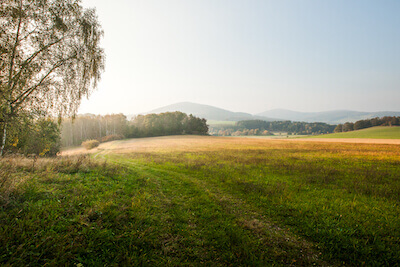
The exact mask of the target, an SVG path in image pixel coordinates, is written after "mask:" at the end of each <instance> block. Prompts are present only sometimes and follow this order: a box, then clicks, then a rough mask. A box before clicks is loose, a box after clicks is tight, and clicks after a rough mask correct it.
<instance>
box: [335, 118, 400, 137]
mask: <svg viewBox="0 0 400 267" xmlns="http://www.w3.org/2000/svg"><path fill="white" fill-rule="evenodd" d="M375 126H400V117H394V116H386V117H382V118H378V117H376V118H372V119H366V120H359V121H356V122H354V123H353V122H346V123H344V124H338V125H337V126H336V128H335V130H334V132H335V133H341V132H350V131H355V130H361V129H366V128H370V127H375Z"/></svg>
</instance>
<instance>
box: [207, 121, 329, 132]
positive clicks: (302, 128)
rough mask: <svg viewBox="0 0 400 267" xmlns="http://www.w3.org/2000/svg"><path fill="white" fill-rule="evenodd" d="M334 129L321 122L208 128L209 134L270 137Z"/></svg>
mask: <svg viewBox="0 0 400 267" xmlns="http://www.w3.org/2000/svg"><path fill="white" fill-rule="evenodd" d="M335 127H336V125H330V124H327V123H322V122H313V123H310V122H295V121H294V122H292V121H263V120H244V121H238V122H236V124H235V125H219V126H213V127H211V128H210V134H213V135H270V134H271V132H287V133H289V134H299V135H311V134H326V133H332V132H333V130H334V129H335ZM221 133H222V134H221Z"/></svg>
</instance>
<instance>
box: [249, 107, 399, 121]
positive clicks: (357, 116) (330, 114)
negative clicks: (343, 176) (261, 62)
mask: <svg viewBox="0 0 400 267" xmlns="http://www.w3.org/2000/svg"><path fill="white" fill-rule="evenodd" d="M257 116H265V117H273V118H278V119H281V120H291V121H306V122H325V123H330V124H339V123H345V122H356V121H358V120H365V119H371V118H376V117H384V116H400V112H398V111H381V112H360V111H352V110H332V111H324V112H298V111H292V110H286V109H273V110H268V111H264V112H261V113H258V114H257Z"/></svg>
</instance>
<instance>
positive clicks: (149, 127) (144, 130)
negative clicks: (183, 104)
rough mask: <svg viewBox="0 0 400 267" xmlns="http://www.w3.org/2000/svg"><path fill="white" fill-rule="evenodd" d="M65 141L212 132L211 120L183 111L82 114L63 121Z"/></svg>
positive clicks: (70, 143) (67, 143)
mask: <svg viewBox="0 0 400 267" xmlns="http://www.w3.org/2000/svg"><path fill="white" fill-rule="evenodd" d="M61 129H62V131H61V132H62V134H61V144H62V146H64V147H68V146H78V145H81V144H82V142H84V141H86V140H98V141H99V142H107V141H112V140H117V139H123V138H137V137H152V136H165V135H182V134H199V135H204V134H207V133H208V126H207V121H206V120H205V119H201V118H198V117H195V116H193V115H187V114H185V113H182V112H178V111H177V112H165V113H160V114H147V115H138V116H136V117H134V118H132V119H131V120H127V117H126V116H125V115H123V114H112V115H105V116H101V115H92V114H87V115H80V116H78V117H77V118H75V120H71V119H69V120H64V122H63V123H62V127H61Z"/></svg>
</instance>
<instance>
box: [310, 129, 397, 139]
mask: <svg viewBox="0 0 400 267" xmlns="http://www.w3.org/2000/svg"><path fill="white" fill-rule="evenodd" d="M316 137H318V138H370V139H400V126H392V127H388V126H378V127H371V128H367V129H362V130H357V131H351V132H344V133H334V134H325V135H319V136H316Z"/></svg>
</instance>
